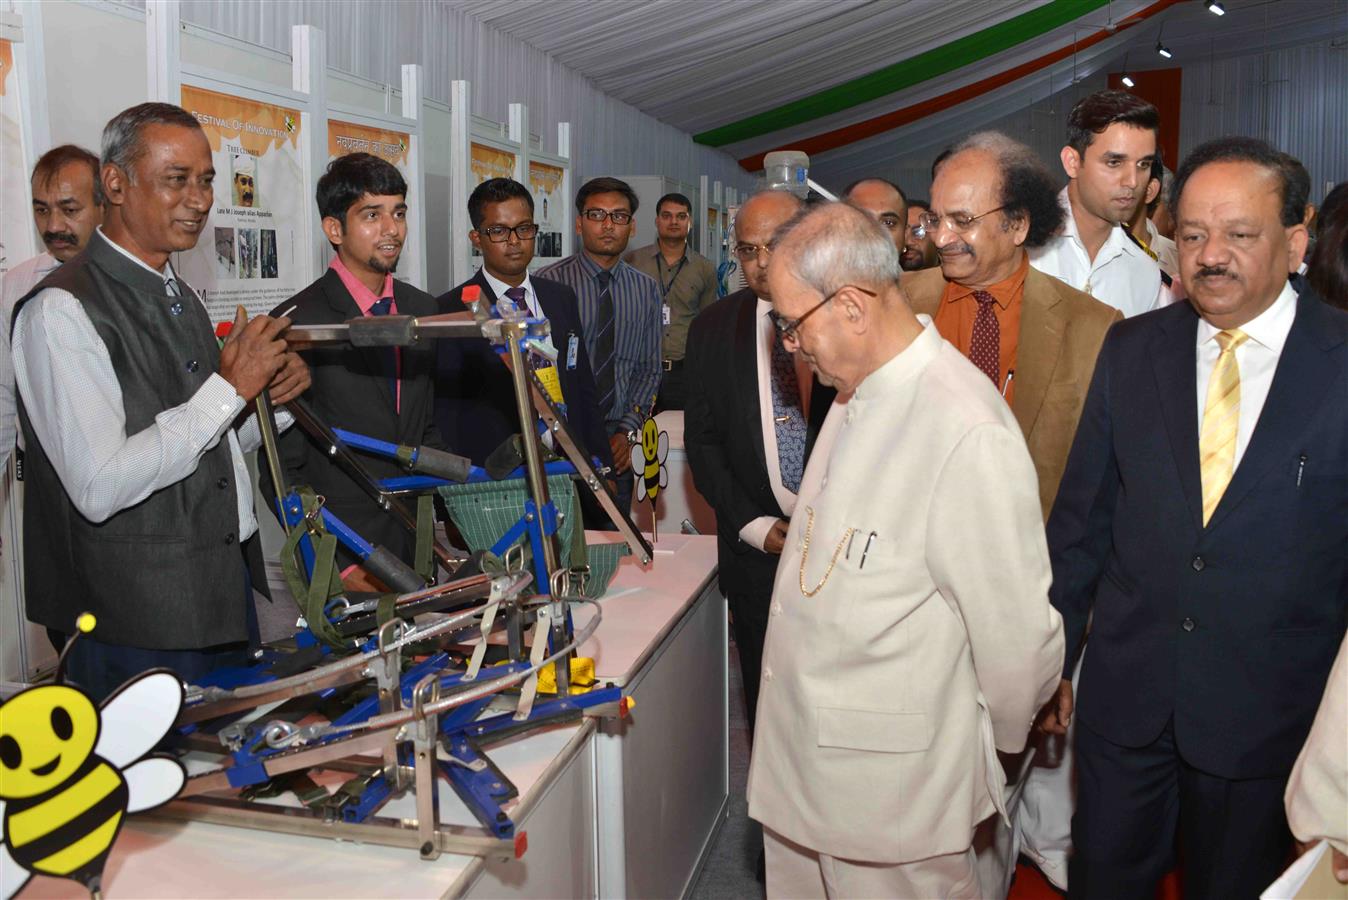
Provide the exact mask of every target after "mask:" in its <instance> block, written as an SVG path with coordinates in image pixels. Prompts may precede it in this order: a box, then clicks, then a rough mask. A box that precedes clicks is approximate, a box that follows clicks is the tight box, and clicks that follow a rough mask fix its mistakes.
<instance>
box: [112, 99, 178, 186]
mask: <svg viewBox="0 0 1348 900" xmlns="http://www.w3.org/2000/svg"><path fill="white" fill-rule="evenodd" d="M151 125H176V126H178V127H179V128H196V129H200V128H201V123H200V122H198V121H197V117H196V116H194V115H192V114H191V113H190V112H188V111H187V110H185V109H183V108H182V107H181V106H174V105H173V104H172V103H141V104H139V105H138V106H133V107H131V108H130V109H124V110H122V111H121V112H119V113H118V114H117V115H115V116H113V117H112V118H111V119H110V120H108V124H107V125H104V126H103V146H102V152H103V165H105V166H107V165H113V166H116V167H117V168H119V169H121V170H122V171H123V172H125V173H126V174H127V177H128V178H134V177H135V176H134V171H133V169H132V167H133V166H134V165H135V163H136V161H137V160H139V159H140V158H141V157H142V156H144V155H145V151H146V150H147V149H148V148H147V147H146V146H145V142H144V141H143V140H141V135H142V134H143V133H144V131H145V129H146V128H148V127H150V126H151Z"/></svg>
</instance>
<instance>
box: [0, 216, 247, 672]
mask: <svg viewBox="0 0 1348 900" xmlns="http://www.w3.org/2000/svg"><path fill="white" fill-rule="evenodd" d="M179 284H180V285H181V293H182V296H181V297H171V296H168V295H167V293H166V291H165V289H164V281H163V279H162V278H161V277H159V276H158V275H156V274H155V273H153V272H150V271H148V270H146V269H145V268H142V267H141V266H138V265H136V264H135V263H134V262H132V261H131V260H129V259H127V258H126V257H125V256H123V255H122V254H121V253H119V252H118V251H117V250H116V249H115V248H114V247H112V246H111V245H110V244H109V243H108V242H107V239H106V238H104V237H103V236H102V234H100V233H98V232H95V233H94V235H93V237H92V238H91V239H90V241H89V246H88V248H86V250H85V251H84V252H83V253H82V254H80V255H79V256H78V257H76V258H75V259H73V260H71V261H70V262H68V263H66V264H65V265H63V266H61V267H60V268H59V269H57V270H56V271H54V272H53V273H52V274H51V275H49V276H48V277H47V278H46V279H45V280H44V281H43V282H42V283H41V284H39V285H38V286H37V287H35V288H34V289H33V290H32V291H31V292H30V293H29V294H27V295H26V296H25V297H24V298H23V299H22V300H20V301H19V303H18V305H17V306H16V307H15V313H14V314H15V318H16V319H17V317H18V311H19V310H20V309H22V308H23V305H24V304H25V303H27V302H28V301H29V300H30V299H31V298H32V297H34V296H35V295H36V294H38V293H39V292H40V291H42V290H44V289H45V288H60V289H62V290H65V291H68V292H70V294H72V295H73V296H74V297H75V298H76V299H77V300H78V301H79V302H80V305H81V306H83V307H84V311H85V313H87V314H88V316H89V319H90V321H92V322H93V325H94V328H95V329H96V330H97V331H98V336H99V337H100V338H101V339H102V340H103V344H104V346H105V347H107V350H108V355H109V356H110V357H111V359H112V366H113V370H114V371H115V372H116V373H117V381H118V383H119V384H120V385H121V391H122V405H123V407H124V409H125V412H126V433H127V435H128V436H129V435H133V434H136V433H137V432H139V431H142V430H143V429H145V428H148V427H149V426H151V425H153V424H154V420H155V416H156V415H158V414H159V413H161V412H163V411H164V410H166V409H169V408H171V407H174V406H179V405H181V404H183V403H185V402H187V400H188V399H190V398H191V396H192V395H193V394H194V393H196V391H197V389H198V388H200V387H201V385H202V384H203V383H204V382H205V381H206V379H207V378H209V377H210V376H211V374H212V373H214V372H216V371H218V370H219V367H220V351H219V349H218V345H217V344H216V340H215V336H214V334H213V332H212V329H211V323H210V319H209V318H208V317H207V315H206V311H205V309H203V308H202V305H201V303H200V302H198V301H197V300H196V298H195V297H193V296H192V293H191V289H190V288H188V287H187V286H186V284H185V283H183V282H181V281H179ZM19 421H20V424H21V427H22V428H23V433H24V440H25V442H26V446H27V455H26V457H25V479H26V480H25V485H26V493H25V496H24V518H23V527H24V576H25V577H24V588H25V595H26V604H27V607H28V618H29V619H31V620H32V621H34V622H36V623H38V624H39V625H45V626H47V627H49V628H55V629H57V630H60V631H63V632H66V633H70V632H71V631H73V630H74V623H75V617H76V616H78V615H79V614H80V613H81V612H84V611H89V612H92V613H94V615H96V616H97V617H98V624H97V627H96V628H95V630H94V633H93V636H94V637H95V638H96V639H98V640H101V641H103V642H105V643H110V644H120V645H123V646H132V647H144V648H150V649H160V650H167V649H197V648H202V647H209V646H212V645H215V644H222V643H228V642H232V641H242V640H245V639H246V638H247V626H246V619H245V610H244V602H245V601H244V591H243V555H242V553H241V552H240V549H239V535H238V530H239V514H238V506H237V501H236V499H235V485H234V469H233V464H232V462H231V459H230V452H229V444H228V441H227V440H226V439H224V438H222V439H221V440H220V442H219V443H218V444H216V446H215V447H214V448H212V449H211V450H208V451H207V452H206V453H205V454H204V455H202V457H201V461H200V464H199V465H198V466H197V469H196V471H194V472H193V473H192V474H191V475H189V476H187V477H186V478H184V479H183V480H182V481H179V482H177V483H176V484H172V485H169V486H168V487H165V488H162V489H160V490H158V491H156V492H155V493H153V494H151V495H150V496H149V497H147V498H146V499H145V500H142V501H141V502H140V503H138V504H136V505H135V506H133V507H131V508H129V509H124V510H122V511H121V512H118V513H116V514H114V515H113V516H111V517H110V518H109V519H107V520H106V521H104V522H99V523H94V522H90V521H89V520H88V519H86V518H84V517H83V516H82V515H81V514H80V512H79V510H78V509H76V508H75V506H74V504H73V503H71V501H70V498H69V496H68V495H67V493H66V490H65V487H64V486H63V485H62V483H61V480H60V477H59V476H58V475H57V473H56V470H55V469H54V468H53V467H52V464H51V461H50V460H49V459H48V458H47V454H46V452H45V451H44V449H43V447H42V444H41V442H40V441H39V440H38V439H37V436H36V434H35V433H34V432H33V428H32V425H31V423H30V421H29V418H28V412H27V410H26V409H25V408H24V404H23V401H22V398H20V401H19Z"/></svg>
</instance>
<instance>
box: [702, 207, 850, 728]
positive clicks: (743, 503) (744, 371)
mask: <svg viewBox="0 0 1348 900" xmlns="http://www.w3.org/2000/svg"><path fill="white" fill-rule="evenodd" d="M800 205H801V204H800V200H799V199H797V198H796V197H795V195H793V194H789V193H785V192H783V191H766V192H763V193H760V194H757V195H755V196H753V197H750V198H749V200H748V201H746V202H745V204H744V206H743V207H741V208H740V211H739V214H738V215H737V216H736V218H735V241H736V244H735V255H736V256H738V257H739V259H740V264H741V265H743V266H744V279H745V281H746V282H748V284H749V287H748V289H746V290H742V291H738V292H736V293H734V294H731V295H730V296H728V297H726V298H725V299H724V300H721V301H718V302H716V303H713V304H712V305H711V307H709V308H708V309H706V310H704V311H703V312H702V313H700V314H699V315H698V317H697V318H696V319H694V320H693V325H692V327H691V328H690V329H689V332H688V351H687V364H686V365H685V368H684V371H685V372H687V373H688V378H687V384H688V393H687V405H686V406H685V407H684V425H683V440H684V447H685V448H686V450H687V453H688V464H689V466H690V467H691V468H692V471H693V481H694V483H695V484H696V485H697V489H698V491H699V492H700V493H701V494H702V496H703V497H705V498H706V500H707V503H708V504H709V505H710V506H711V508H712V509H713V510H715V512H716V533H717V556H718V560H719V566H720V575H719V577H720V581H721V590H722V591H723V592H724V593H725V596H726V600H727V602H728V603H729V605H730V614H731V616H732V617H733V619H734V630H735V646H736V648H737V649H738V650H739V658H740V671H741V673H742V674H743V676H744V694H745V700H746V703H747V705H748V713H749V729H750V732H751V733H752V731H753V725H754V718H755V712H756V709H757V706H758V684H759V672H760V669H761V668H762V662H763V639H764V637H765V636H766V635H767V630H768V614H769V604H770V602H771V599H772V582H773V577H774V576H775V574H776V572H777V560H778V559H779V557H780V554H781V552H782V542H783V541H784V540H785V538H786V526H787V523H788V520H789V519H790V517H791V512H792V509H793V508H794V506H795V499H796V490H797V489H798V488H799V478H800V475H801V473H802V472H803V471H804V468H805V460H806V459H807V458H808V454H809V452H810V450H811V449H812V444H813V442H814V437H815V435H816V434H817V433H818V431H819V427H820V425H822V424H823V421H824V417H825V415H827V413H828V408H829V405H830V404H831V403H832V402H833V397H834V394H835V392H834V391H833V389H832V388H828V387H824V386H823V385H821V384H820V383H819V382H818V381H817V380H816V379H814V378H813V377H812V376H811V375H809V369H808V368H802V367H800V366H796V365H795V362H796V360H795V358H794V357H793V356H791V355H790V354H786V362H785V368H784V369H783V368H782V366H781V365H780V363H781V360H780V357H779V354H778V353H774V350H775V349H778V350H779V349H780V341H779V339H778V338H777V335H776V331H775V329H774V328H773V327H772V320H771V319H770V318H769V316H768V313H769V311H771V309H772V305H771V302H770V298H769V295H768V287H767V264H768V258H769V255H770V253H771V251H770V249H769V248H768V246H767V245H768V242H769V241H770V240H771V238H772V235H773V232H775V231H776V230H777V227H778V226H779V225H781V224H782V223H783V222H785V221H786V220H788V219H790V218H791V216H792V215H794V214H795V213H796V212H797V210H799V208H800ZM774 356H778V359H777V360H776V361H777V362H778V363H779V365H778V369H779V371H784V373H785V376H784V377H785V378H786V379H787V380H788V381H789V385H788V390H790V391H794V392H795V393H796V394H797V396H796V398H795V400H796V406H795V409H794V411H791V410H788V409H785V408H784V409H781V410H778V409H777V407H778V406H780V405H781V403H780V402H775V401H781V399H782V398H781V394H780V391H778V392H776V393H777V394H778V396H777V397H776V398H774V396H773V394H774V390H773V386H772V384H771V374H770V373H771V372H772V371H773V368H774ZM802 372H803V374H804V377H797V375H798V373H802ZM801 409H804V410H806V411H808V412H807V414H805V415H801V412H800V410H801ZM793 415H794V416H796V417H797V422H796V423H795V424H797V425H798V426H799V429H800V430H799V432H797V438H800V437H803V439H804V440H803V445H802V446H797V447H795V449H794V451H793V450H792V449H791V448H790V447H788V446H786V445H787V443H788V442H789V441H790V440H791V438H784V439H783V440H782V445H783V446H779V441H778V435H779V433H780V429H779V428H778V427H776V426H778V425H782V426H789V425H791V424H792V423H790V422H787V421H786V419H787V418H788V417H790V416H793ZM779 419H780V420H781V421H778V420H779ZM800 419H804V421H803V422H801V421H799V420H800ZM769 449H770V452H769ZM793 453H794V458H789V457H792V455H793ZM792 470H794V472H793V471H792Z"/></svg>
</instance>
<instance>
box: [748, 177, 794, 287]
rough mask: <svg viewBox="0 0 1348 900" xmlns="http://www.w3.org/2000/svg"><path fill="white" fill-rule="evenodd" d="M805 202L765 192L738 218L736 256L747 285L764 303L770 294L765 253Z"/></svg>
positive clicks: (773, 192) (755, 196)
mask: <svg viewBox="0 0 1348 900" xmlns="http://www.w3.org/2000/svg"><path fill="white" fill-rule="evenodd" d="M801 206H802V202H801V199H800V198H799V197H797V196H796V195H795V194H792V193H789V192H787V191H761V192H759V193H757V194H754V195H753V196H752V197H750V198H749V199H748V200H746V201H744V205H743V206H741V207H740V211H739V212H738V213H737V214H736V215H735V256H737V257H738V258H739V261H740V265H741V266H743V267H744V281H745V283H746V284H748V285H749V289H750V290H751V291H753V292H754V293H755V294H756V295H758V296H759V297H762V298H763V299H764V300H769V299H771V296H770V295H769V293H768V257H769V253H770V251H767V250H765V249H764V248H766V247H767V246H768V244H769V243H770V242H771V241H772V235H773V234H774V233H775V232H776V231H777V229H778V228H780V227H781V225H782V224H783V223H784V222H786V221H787V220H788V219H790V218H791V217H792V216H794V215H795V214H796V212H797V211H798V210H799V209H800V208H801Z"/></svg>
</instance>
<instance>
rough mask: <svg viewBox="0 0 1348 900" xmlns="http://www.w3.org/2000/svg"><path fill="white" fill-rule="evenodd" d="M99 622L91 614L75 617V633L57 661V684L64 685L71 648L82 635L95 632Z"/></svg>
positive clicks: (62, 649)
mask: <svg viewBox="0 0 1348 900" xmlns="http://www.w3.org/2000/svg"><path fill="white" fill-rule="evenodd" d="M97 624H98V620H97V619H95V618H94V614H93V613H90V612H86V613H80V614H79V615H78V616H76V617H75V633H74V634H73V635H71V636H70V640H68V641H66V645H65V646H64V647H62V648H61V655H60V656H59V657H57V659H56V683H57V684H64V683H65V677H66V657H67V656H68V655H69V654H70V648H71V647H73V646H75V642H76V641H78V640H79V639H80V635H82V634H88V633H89V632H91V631H93V630H94V626H95V625H97Z"/></svg>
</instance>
